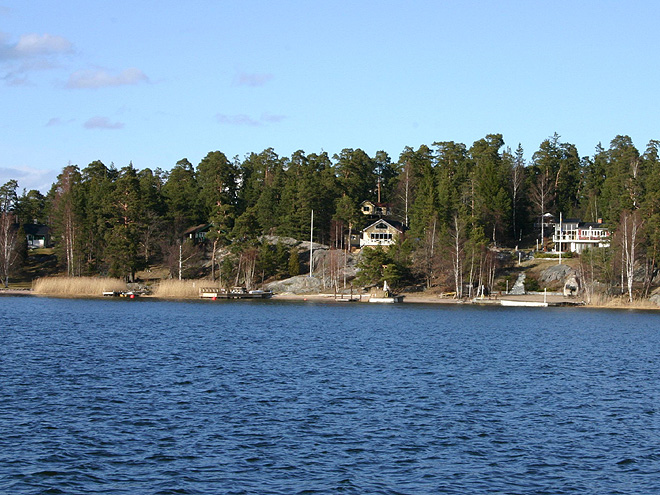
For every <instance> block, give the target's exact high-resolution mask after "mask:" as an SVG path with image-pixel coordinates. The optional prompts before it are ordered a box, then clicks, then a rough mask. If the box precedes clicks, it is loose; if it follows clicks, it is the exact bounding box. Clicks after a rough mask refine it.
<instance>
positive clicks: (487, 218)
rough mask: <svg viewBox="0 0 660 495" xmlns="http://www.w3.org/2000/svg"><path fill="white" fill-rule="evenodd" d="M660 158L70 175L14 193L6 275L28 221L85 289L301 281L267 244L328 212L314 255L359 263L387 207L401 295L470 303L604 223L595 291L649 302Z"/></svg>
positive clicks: (555, 151)
mask: <svg viewBox="0 0 660 495" xmlns="http://www.w3.org/2000/svg"><path fill="white" fill-rule="evenodd" d="M659 151H660V141H655V140H653V141H650V142H649V143H648V144H647V146H646V148H645V149H644V150H639V149H637V148H636V147H635V146H634V145H633V143H632V140H631V139H630V137H628V136H616V137H615V138H614V139H612V140H611V142H610V143H609V147H607V148H605V147H603V146H602V145H601V144H598V145H597V146H596V148H595V151H594V153H593V154H592V155H590V156H580V154H579V153H578V150H577V148H576V146H575V145H573V144H571V143H567V142H563V141H562V140H561V137H560V136H558V135H557V134H556V133H555V134H554V135H553V136H550V137H549V138H547V139H545V140H543V142H542V143H541V144H540V146H539V148H538V150H536V151H534V152H533V154H532V155H531V159H529V160H526V159H525V158H524V150H523V149H522V147H521V146H520V145H518V146H517V147H516V148H515V149H512V148H511V147H508V146H505V142H504V140H503V137H502V135H501V134H489V135H487V136H485V137H484V138H483V139H479V140H478V141H475V142H474V143H473V144H472V145H471V146H470V147H468V146H466V145H465V144H462V143H457V142H452V141H448V142H447V141H441V142H435V143H433V144H431V145H430V146H428V145H422V146H420V147H419V148H418V149H413V148H410V147H406V148H405V149H404V150H403V151H402V152H401V153H400V155H399V157H398V158H397V159H396V160H393V159H392V158H391V157H390V156H389V155H388V154H387V153H385V152H383V151H379V152H377V153H375V155H374V156H369V155H368V154H367V153H365V152H364V151H362V150H361V149H344V150H342V151H341V152H340V153H337V154H334V155H332V156H330V155H329V154H328V153H327V152H320V153H309V154H308V153H306V152H304V151H302V150H300V151H296V152H295V153H293V154H292V155H291V156H290V157H282V156H278V155H277V154H276V153H275V151H274V150H273V149H271V148H269V149H266V150H264V151H261V152H259V153H256V152H255V153H250V154H248V155H246V156H245V157H244V158H242V159H241V158H239V157H234V158H232V159H230V158H228V157H227V156H226V155H225V154H224V153H222V152H221V151H212V152H209V153H208V154H207V155H206V156H205V157H204V158H203V159H202V160H201V161H200V162H199V163H198V164H197V165H196V166H194V165H193V164H192V163H190V162H189V161H188V160H187V159H185V158H183V159H181V160H179V161H178V162H177V163H176V164H174V165H173V166H172V167H171V169H170V170H168V171H164V170H162V169H160V168H157V169H155V170H151V169H148V168H147V169H143V170H138V169H136V168H135V167H134V166H133V164H132V163H129V164H128V165H126V166H124V167H121V168H117V167H116V166H115V165H114V164H109V165H106V164H104V163H101V162H100V161H94V162H92V163H90V164H88V165H87V166H85V167H84V168H81V167H79V166H77V165H71V164H69V165H67V166H65V167H64V168H63V169H62V171H61V173H60V174H59V176H58V177H57V180H56V182H55V183H54V184H53V185H52V187H51V189H50V191H49V192H48V193H47V194H46V195H43V194H41V193H40V192H39V191H36V190H31V191H25V190H23V191H22V193H21V192H20V189H19V184H18V182H17V181H15V180H12V181H9V182H8V183H6V184H4V185H3V186H2V188H1V189H0V213H1V214H2V226H0V227H2V228H0V248H1V252H0V262H1V265H2V266H0V271H1V273H0V275H2V278H3V281H4V282H5V285H6V281H7V280H8V278H9V276H10V275H11V272H12V270H14V271H15V270H17V269H20V264H21V256H22V255H21V251H22V250H21V249H19V248H18V247H17V243H16V242H15V241H16V239H20V235H19V236H17V235H16V233H17V232H16V229H15V228H14V229H13V231H14V234H13V237H12V228H11V226H12V225H19V226H20V225H23V224H29V223H40V224H45V225H48V226H49V227H50V228H51V231H52V233H53V237H52V238H53V241H54V249H55V252H56V254H57V260H58V263H59V265H60V267H61V271H62V273H65V274H67V275H70V276H83V275H97V274H98V275H111V276H117V277H123V278H124V279H126V280H133V279H134V277H135V274H136V273H137V272H138V271H140V270H144V269H146V268H148V267H151V266H155V265H162V266H167V267H169V268H170V271H171V273H172V276H176V274H177V270H178V273H179V275H181V273H182V271H183V276H184V277H197V276H207V277H211V278H213V279H215V280H217V279H220V280H223V279H224V280H229V279H231V278H234V277H236V279H237V280H238V279H239V278H241V277H242V278H243V280H244V281H249V280H247V279H249V278H250V277H254V274H255V273H260V274H261V276H262V278H266V279H268V278H274V277H285V276H288V275H295V274H297V272H299V271H300V265H301V260H299V259H298V252H297V251H295V250H293V249H290V248H288V247H286V246H284V245H279V244H272V243H268V242H266V241H265V240H264V237H263V236H264V235H267V234H268V235H273V236H282V237H290V238H294V239H299V240H309V238H310V229H311V224H310V217H311V213H312V210H313V211H314V224H313V225H314V229H313V232H312V236H313V239H314V241H315V242H319V243H322V244H326V245H329V246H330V249H331V250H342V249H348V248H349V245H350V243H349V240H348V239H349V236H350V234H351V233H352V232H353V233H355V232H358V231H360V229H362V228H364V227H365V225H366V224H365V222H366V221H367V219H366V218H365V217H364V215H362V214H361V213H360V209H359V208H360V204H361V203H362V201H364V200H371V201H377V200H378V198H379V194H380V199H381V201H382V202H385V203H388V204H389V205H390V207H391V211H392V215H393V218H394V219H396V220H398V221H399V222H401V223H402V224H403V225H404V226H405V227H406V230H405V235H404V236H402V238H401V239H400V240H399V242H397V244H396V245H395V246H393V247H392V248H391V249H389V250H383V249H373V250H370V252H369V253H365V254H364V255H363V256H362V257H361V261H360V263H361V265H360V266H361V268H362V270H361V278H360V279H359V281H360V282H361V283H365V284H366V283H377V282H379V281H380V280H382V279H383V277H385V276H386V277H387V278H388V280H389V281H390V283H392V284H394V285H397V286H407V285H415V284H417V285H421V286H424V287H427V288H430V287H439V288H445V289H447V290H453V291H455V293H456V295H457V296H461V295H463V291H464V287H465V285H466V284H467V283H469V284H474V282H475V281H476V280H477V278H478V280H479V281H480V282H481V283H484V284H486V285H489V286H492V285H493V284H494V279H495V273H496V271H497V268H498V266H499V264H500V263H501V256H498V253H499V250H501V249H503V248H508V249H515V248H518V249H523V248H531V247H534V246H539V249H540V250H543V249H547V247H548V238H547V237H548V235H549V236H550V238H551V233H546V236H545V237H546V238H545V239H541V238H540V236H541V233H540V231H539V228H538V225H539V223H540V218H541V217H542V215H543V214H544V213H552V214H553V215H556V216H559V215H560V214H561V215H563V217H564V218H569V217H570V218H580V219H582V220H584V221H591V222H596V221H598V220H602V221H603V222H604V225H606V226H607V227H608V228H609V229H611V231H612V232H613V242H612V243H611V247H610V248H608V249H599V250H598V252H597V253H596V252H595V251H596V250H594V252H592V253H589V252H587V253H584V254H583V255H582V256H581V258H583V260H584V267H585V270H584V272H585V273H584V276H585V277H586V275H587V273H588V275H589V277H590V281H591V282H592V286H593V284H599V285H598V286H599V287H601V288H603V289H604V290H608V289H612V288H616V287H619V288H620V289H621V291H623V290H624V287H626V288H630V290H631V291H632V290H633V286H634V290H635V291H637V292H639V291H642V292H646V293H648V291H649V289H650V287H651V284H652V281H653V277H654V275H655V273H656V269H657V263H658V261H657V256H658V248H659V245H660V158H659V156H658V153H659ZM198 225H208V226H209V229H208V232H207V233H206V240H205V242H204V244H203V246H201V247H200V246H199V245H193V243H192V242H190V241H186V242H183V241H182V240H183V233H184V232H185V231H186V230H187V229H190V228H191V227H194V226H198ZM18 244H20V242H19V243H18ZM294 251H295V252H294ZM365 251H366V250H365ZM221 252H222V253H224V254H223V256H219V255H218V254H219V253H221ZM202 256H207V257H210V259H211V263H210V273H201V272H199V270H197V269H196V268H195V267H196V266H198V265H199V264H198V263H197V264H196V263H195V260H196V259H197V260H198V259H199V258H200V257H202ZM182 260H183V263H182ZM195 270H197V271H195ZM239 272H240V273H239ZM239 276H240V277H239ZM626 290H627V289H626ZM631 294H632V292H631Z"/></svg>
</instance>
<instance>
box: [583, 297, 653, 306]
mask: <svg viewBox="0 0 660 495" xmlns="http://www.w3.org/2000/svg"><path fill="white" fill-rule="evenodd" d="M587 306H589V307H592V308H619V309H659V308H658V306H657V305H656V304H655V303H653V302H651V301H649V300H648V299H634V300H633V301H632V302H630V301H629V300H628V297H627V296H610V295H607V294H594V295H593V296H592V298H591V302H589V303H588V304H587Z"/></svg>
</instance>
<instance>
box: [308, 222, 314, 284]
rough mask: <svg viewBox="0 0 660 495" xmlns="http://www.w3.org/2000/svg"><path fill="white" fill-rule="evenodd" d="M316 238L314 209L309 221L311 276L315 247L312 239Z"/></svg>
mask: <svg viewBox="0 0 660 495" xmlns="http://www.w3.org/2000/svg"><path fill="white" fill-rule="evenodd" d="M313 239H314V210H312V219H311V221H310V223H309V276H310V277H311V276H312V254H313V251H314V248H313V247H312V240H313Z"/></svg>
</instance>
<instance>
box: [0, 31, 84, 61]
mask: <svg viewBox="0 0 660 495" xmlns="http://www.w3.org/2000/svg"><path fill="white" fill-rule="evenodd" d="M72 50H73V45H72V44H71V42H70V41H69V40H67V39H66V38H63V37H62V36H55V35H52V34H48V33H45V34H24V35H22V36H21V37H20V38H19V39H18V42H17V43H10V42H8V41H7V35H6V34H4V33H0V61H1V60H5V61H6V60H16V59H25V58H33V57H43V56H50V55H58V54H63V53H69V52H71V51H72Z"/></svg>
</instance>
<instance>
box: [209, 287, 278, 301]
mask: <svg viewBox="0 0 660 495" xmlns="http://www.w3.org/2000/svg"><path fill="white" fill-rule="evenodd" d="M199 297H201V298H202V299H212V300H214V301H215V300H216V299H270V298H271V297H273V291H270V290H246V289H242V288H234V289H231V290H226V289H219V288H217V287H202V288H200V289H199Z"/></svg>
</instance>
